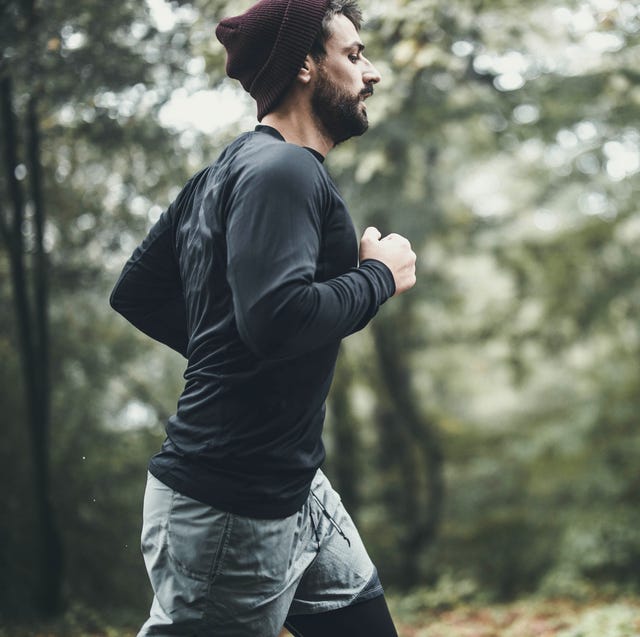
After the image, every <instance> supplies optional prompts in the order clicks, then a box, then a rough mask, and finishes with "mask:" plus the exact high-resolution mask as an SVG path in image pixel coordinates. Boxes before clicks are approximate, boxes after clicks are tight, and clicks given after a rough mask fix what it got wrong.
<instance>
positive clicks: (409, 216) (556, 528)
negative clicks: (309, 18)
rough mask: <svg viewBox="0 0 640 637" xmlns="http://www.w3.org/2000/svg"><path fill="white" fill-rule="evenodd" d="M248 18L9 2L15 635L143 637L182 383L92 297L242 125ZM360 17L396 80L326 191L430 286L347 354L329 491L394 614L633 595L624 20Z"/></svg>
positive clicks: (634, 221)
mask: <svg viewBox="0 0 640 637" xmlns="http://www.w3.org/2000/svg"><path fill="white" fill-rule="evenodd" d="M249 4H251V3H250V2H249V1H246V0H242V1H239V0H229V1H222V0H220V1H217V0H196V1H195V2H193V3H184V2H181V1H175V0H174V1H173V2H171V3H169V2H165V0H147V1H146V2H144V1H138V0H111V2H108V3H106V2H102V1H99V0H64V1H63V0H50V1H49V2H42V1H38V0H2V2H1V3H0V45H1V60H0V99H1V104H0V118H1V119H0V145H1V152H2V154H1V158H0V162H1V163H0V202H1V203H0V405H1V419H2V422H1V442H0V484H1V485H2V487H3V488H2V489H1V490H0V511H1V513H0V621H2V622H6V623H8V622H13V621H26V620H33V619H36V618H41V617H47V616H55V615H57V614H65V613H66V614H67V616H69V614H71V615H72V616H73V617H76V618H77V621H78V622H84V623H85V624H87V623H89V624H90V623H91V622H93V623H95V624H97V625H99V624H100V623H101V622H105V621H111V622H113V621H116V622H120V623H122V624H123V625H124V624H126V623H127V622H128V621H130V622H131V625H132V626H137V625H138V624H139V623H140V621H141V619H142V618H143V617H144V616H145V615H146V613H147V609H148V603H149V599H150V590H149V587H148V584H147V580H146V573H145V571H144V566H143V562H142V558H141V556H140V552H139V548H138V547H139V530H140V524H141V504H142V495H143V490H144V484H145V474H146V465H147V461H148V458H149V457H150V456H151V455H152V454H153V453H154V452H155V451H156V450H157V449H158V447H159V445H160V444H161V441H162V439H163V423H164V421H165V420H166V418H167V417H168V415H169V414H171V413H172V411H173V409H174V407H175V403H176V399H177V397H178V395H179V393H180V391H181V387H182V382H183V379H182V372H183V370H184V360H182V359H181V358H180V356H178V355H177V354H175V353H173V352H171V351H169V350H167V349H165V348H163V347H162V346H161V345H158V344H156V343H154V342H152V341H151V340H149V339H147V338H146V337H144V336H143V335H141V334H138V333H136V331H135V329H134V328H132V327H131V326H129V325H128V324H127V323H126V322H125V321H124V320H123V319H121V318H120V317H119V316H118V315H116V314H115V313H114V312H112V311H111V310H110V309H109V307H108V302H107V299H108V294H109V292H110V289H111V287H112V286H113V283H114V282H115V279H116V277H117V275H118V273H119V271H120V269H121V267H122V265H123V263H124V261H125V260H126V259H127V258H128V256H129V255H130V253H131V252H132V250H133V249H134V247H135V246H136V245H137V243H139V241H140V240H141V239H142V237H143V236H144V234H145V232H146V230H147V229H148V228H149V227H150V225H151V224H152V223H153V222H154V221H155V220H156V219H157V218H158V216H159V214H160V213H161V212H162V210H163V209H164V208H165V207H166V206H167V205H168V204H169V202H170V201H171V200H172V198H173V197H174V196H175V195H176V194H177V193H178V191H179V190H180V188H181V187H182V185H183V184H184V182H185V181H186V179H187V178H188V177H189V176H190V175H191V174H192V173H193V172H195V171H196V170H198V169H199V168H201V167H203V166H204V165H206V164H208V163H211V162H212V161H214V160H215V159H216V157H217V155H218V153H219V152H220V150H221V149H222V148H223V146H224V145H225V144H226V143H228V142H229V141H230V140H231V139H233V137H234V136H235V135H237V134H238V133H239V132H241V131H244V130H248V129H251V128H252V127H253V126H254V125H255V124H256V121H255V111H254V106H253V104H252V102H251V100H250V99H249V98H248V97H247V96H246V95H245V94H244V93H243V92H242V90H241V89H240V87H239V85H236V84H235V83H233V82H231V81H230V80H228V79H226V78H225V76H224V55H223V50H222V47H221V45H219V43H218V42H217V40H216V39H215V37H214V35H213V30H214V27H215V25H216V23H217V22H218V20H219V19H220V18H221V17H222V16H225V15H232V14H235V13H239V12H240V11H242V10H244V9H245V8H247V6H249ZM362 7H363V9H364V12H365V17H366V18H367V23H366V29H365V30H364V32H363V38H364V40H365V42H366V44H367V54H368V57H369V58H370V59H371V60H372V61H373V62H374V63H375V65H376V66H377V68H378V69H379V70H380V71H381V73H382V76H383V81H382V83H381V84H380V85H379V87H378V89H377V90H376V95H375V96H374V97H373V98H372V99H371V101H370V102H368V104H369V119H370V122H371V128H370V131H369V132H368V133H367V135H365V136H364V137H362V138H360V139H357V140H352V141H351V142H349V143H347V144H345V145H344V146H341V147H339V148H338V149H336V150H335V151H334V152H333V153H331V155H330V156H329V158H328V161H327V167H328V169H329V171H330V172H331V174H332V175H333V177H334V178H335V180H336V182H337V183H338V185H339V187H340V189H341V191H342V193H343V195H344V197H345V199H346V200H347V202H348V204H349V206H350V209H351V211H352V214H353V216H354V219H355V222H356V225H357V227H358V229H359V231H361V230H363V229H364V227H366V226H367V225H370V224H373V225H376V226H378V227H379V228H380V229H381V231H382V232H383V233H385V234H386V233H388V232H392V231H393V232H399V233H401V234H404V235H406V236H407V237H409V238H410V239H411V241H412V244H413V246H414V249H415V250H416V252H417V253H418V268H419V272H418V284H417V286H416V287H415V288H414V290H413V291H412V292H411V293H409V294H406V295H403V296H402V297H400V298H399V299H397V300H396V301H395V302H394V303H389V304H387V305H385V306H384V307H383V308H382V309H381V311H380V313H379V315H378V316H377V318H376V319H375V321H374V322H373V323H372V324H371V326H370V327H369V328H368V329H367V330H365V331H364V332H363V333H361V334H357V335H355V336H353V337H350V338H349V339H347V340H346V341H345V343H344V346H343V350H342V358H341V360H340V364H339V367H338V369H337V372H336V381H335V383H334V387H333V390H332V394H331V399H330V403H329V405H328V420H327V425H326V434H325V440H326V445H327V448H328V461H327V466H326V470H327V473H328V474H329V476H330V478H331V479H332V481H333V483H334V486H336V488H337V489H338V490H339V491H340V492H341V493H342V496H343V499H344V501H345V502H346V504H347V506H348V507H349V509H350V510H351V512H352V513H353V516H354V518H356V520H357V522H358V524H359V526H360V528H361V531H362V534H363V535H364V537H365V540H366V543H367V545H368V547H369V549H370V552H371V554H372V556H373V558H374V560H375V561H376V562H377V564H378V567H379V571H380V573H381V576H382V579H383V581H384V583H385V585H386V588H387V590H388V591H390V592H391V593H392V594H394V595H397V596H398V598H399V599H403V600H405V602H406V603H408V604H414V606H417V607H424V608H435V607H438V606H439V605H443V604H444V605H447V604H449V605H455V604H457V603H460V602H464V601H468V600H479V601H484V602H486V603H491V602H501V601H509V600H514V599H518V598H521V597H525V596H531V595H543V596H549V597H554V596H556V597H563V598H567V597H568V598H571V599H587V598H590V597H591V596H594V595H613V596H615V595H618V594H620V595H633V594H637V593H638V590H639V588H640V507H639V504H640V433H639V431H638V419H639V414H640V364H639V361H640V321H639V315H640V312H639V310H640V283H639V281H640V214H639V213H640V208H639V206H638V200H639V196H640V128H639V127H640V117H639V116H640V6H639V5H638V3H637V2H635V1H631V0H629V1H624V0H620V1H616V0H527V1H526V2H525V1H523V0H521V1H517V0H412V1H410V2H408V1H402V0H384V1H383V0H362ZM407 600H408V601H407ZM105 618H109V619H108V620H107V619H105ZM114 618H116V619H114ZM7 634H10V633H7ZM116 634H117V633H116ZM629 634H631V633H629Z"/></svg>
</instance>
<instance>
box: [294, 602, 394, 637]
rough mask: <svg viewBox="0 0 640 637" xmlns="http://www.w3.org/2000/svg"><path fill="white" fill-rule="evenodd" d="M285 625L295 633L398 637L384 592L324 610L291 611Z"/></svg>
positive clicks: (300, 636)
mask: <svg viewBox="0 0 640 637" xmlns="http://www.w3.org/2000/svg"><path fill="white" fill-rule="evenodd" d="M285 626H286V628H287V630H289V631H290V632H291V634H292V635H294V637H327V635H331V637H398V633H397V632H396V629H395V626H394V625H393V620H392V619H391V615H390V614H389V609H388V608H387V602H386V600H385V598H384V595H379V596H378V597H374V598H373V599H370V600H367V601H366V602H360V603H359V604H353V605H352V606H345V607H344V608H339V609H338V610H332V611H328V612H326V613H316V614H314V615H293V616H290V617H289V618H288V619H287V622H286V623H285Z"/></svg>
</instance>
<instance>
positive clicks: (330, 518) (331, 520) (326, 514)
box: [309, 491, 351, 548]
mask: <svg viewBox="0 0 640 637" xmlns="http://www.w3.org/2000/svg"><path fill="white" fill-rule="evenodd" d="M311 495H312V496H313V499H314V500H315V501H316V502H317V503H318V504H319V505H320V508H321V509H322V514H323V515H324V517H325V518H327V520H329V522H331V525H332V526H333V528H335V529H336V530H337V531H338V533H339V534H340V535H341V536H342V537H343V538H344V539H345V540H346V541H347V544H348V545H349V548H351V542H350V541H349V538H348V537H347V536H346V535H345V534H344V531H343V530H342V529H341V528H340V525H339V524H338V523H337V522H336V521H335V520H334V519H333V518H332V517H331V514H330V513H329V511H327V510H326V509H325V507H324V504H322V501H321V500H320V498H319V497H318V496H317V495H316V494H315V493H314V492H313V491H311ZM309 514H311V509H309ZM311 524H312V525H313V530H314V531H315V534H316V540H318V531H317V529H316V527H315V524H313V517H312V518H311ZM318 547H320V541H319V540H318Z"/></svg>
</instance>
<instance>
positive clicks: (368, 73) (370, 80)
mask: <svg viewBox="0 0 640 637" xmlns="http://www.w3.org/2000/svg"><path fill="white" fill-rule="evenodd" d="M365 59H366V58H365ZM362 79H363V80H364V83H365V84H377V83H378V82H379V81H380V80H381V79H382V77H381V76H380V73H379V72H378V69H377V68H376V67H375V66H373V64H371V62H369V60H366V68H365V70H364V73H363V78H362Z"/></svg>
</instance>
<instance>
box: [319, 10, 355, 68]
mask: <svg viewBox="0 0 640 637" xmlns="http://www.w3.org/2000/svg"><path fill="white" fill-rule="evenodd" d="M338 14H341V15H343V16H344V17H345V18H348V19H349V20H351V22H352V23H353V26H354V27H355V28H356V30H357V31H360V28H361V26H362V11H361V10H360V7H359V6H358V3H357V2H356V0H330V2H329V5H328V6H327V10H326V12H325V14H324V17H323V18H322V26H321V27H320V32H319V33H318V35H317V36H316V39H315V40H314V42H313V44H312V45H311V50H310V51H309V55H311V57H312V58H313V59H314V60H315V61H316V62H319V61H320V60H322V59H323V58H324V57H325V56H326V55H327V51H326V49H325V48H324V45H325V43H326V42H327V40H328V39H329V38H330V37H331V35H332V32H331V27H330V26H329V23H330V22H331V20H332V19H333V18H334V16H336V15H338Z"/></svg>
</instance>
